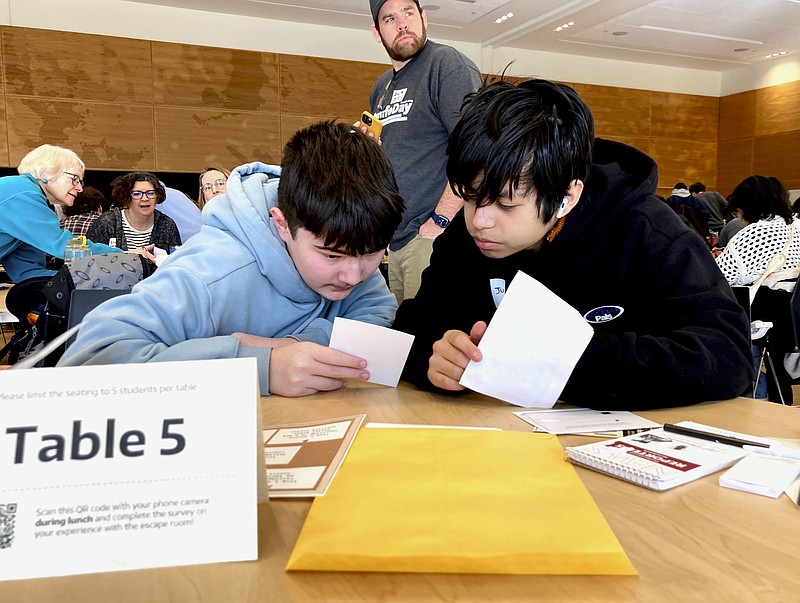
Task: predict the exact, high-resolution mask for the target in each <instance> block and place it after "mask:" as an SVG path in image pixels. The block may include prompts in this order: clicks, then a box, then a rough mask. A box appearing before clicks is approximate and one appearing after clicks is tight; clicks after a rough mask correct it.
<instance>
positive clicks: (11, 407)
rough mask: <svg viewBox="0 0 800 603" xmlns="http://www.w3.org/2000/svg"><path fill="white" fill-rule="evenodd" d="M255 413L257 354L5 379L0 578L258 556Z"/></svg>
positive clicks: (9, 374)
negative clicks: (240, 357) (254, 355)
mask: <svg viewBox="0 0 800 603" xmlns="http://www.w3.org/2000/svg"><path fill="white" fill-rule="evenodd" d="M259 409H260V403H259V393H258V382H257V367H256V361H255V359H253V358H243V359H234V360H204V361H196V362H163V363H150V364H128V365H113V366H86V367H73V368H43V369H29V370H22V371H2V373H0V580H13V579H20V578H36V577H45V576H62V575H69V574H83V573H93V572H104V571H116V570H129V569H140V568H147V567H164V566H175V565H188V564H196V563H212V562H220V561H239V560H249V559H256V558H257V557H258V528H257V497H258V494H259V493H260V489H261V487H262V486H263V489H264V490H265V489H266V487H265V478H264V475H265V467H264V456H263V443H262V441H261V426H260V417H259V416H258V415H259ZM254 435H255V437H254Z"/></svg>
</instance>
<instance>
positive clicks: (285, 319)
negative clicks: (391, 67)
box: [59, 122, 403, 396]
mask: <svg viewBox="0 0 800 603" xmlns="http://www.w3.org/2000/svg"><path fill="white" fill-rule="evenodd" d="M402 212H403V200H402V197H401V196H400V192H399V190H398V188H397V183H396V181H395V177H394V171H393V170H392V165H391V163H390V162H389V160H388V159H387V158H386V155H385V154H384V152H383V150H382V149H381V147H380V146H379V145H376V144H375V141H373V140H370V139H369V138H368V137H367V136H365V135H364V134H362V133H361V132H358V131H354V130H353V129H352V128H351V127H350V126H346V125H344V124H335V123H332V122H323V123H319V124H315V125H312V126H310V127H308V128H305V129H303V130H300V131H298V132H297V133H295V134H294V136H292V138H291V139H290V140H289V142H288V143H287V145H286V147H285V149H284V153H283V160H282V165H281V167H280V168H278V167H277V166H267V165H264V164H262V163H251V164H247V165H243V166H240V167H238V168H236V169H235V170H234V172H233V174H232V175H231V178H230V181H229V183H228V192H227V194H226V195H222V196H221V197H219V199H216V200H215V201H214V203H212V204H210V205H209V206H208V207H206V208H205V210H204V211H203V228H202V230H201V231H200V233H198V234H197V235H195V236H194V237H192V238H191V239H190V240H189V242H188V243H187V244H186V245H184V246H183V247H181V249H180V250H179V251H178V252H176V253H174V254H172V255H171V256H169V257H168V258H167V259H166V261H165V262H164V263H163V264H162V265H161V267H160V268H159V269H158V270H157V271H156V272H155V274H153V276H151V277H149V278H148V279H146V280H144V281H142V282H141V283H139V284H138V285H136V286H135V287H134V289H133V292H132V293H131V294H130V295H124V296H121V297H119V298H115V299H113V300H111V301H108V302H106V303H104V304H103V305H102V306H101V307H99V308H98V309H96V310H94V311H93V312H91V313H90V314H88V315H87V317H86V319H85V320H84V326H83V328H82V329H81V331H80V333H79V335H78V338H77V341H76V342H75V343H74V344H72V346H70V348H69V349H68V350H67V352H66V354H65V355H64V356H63V357H62V359H61V361H60V363H59V364H61V365H76V364H112V363H119V362H149V361H159V360H161V361H164V360H200V359H206V358H237V357H255V358H257V360H258V373H259V385H260V387H261V393H262V394H264V395H266V394H268V393H275V394H280V395H284V396H301V395H306V394H311V393H314V392H317V391H321V390H334V389H338V388H341V387H344V386H345V384H346V381H345V380H346V379H368V378H369V374H368V372H367V370H366V368H368V367H366V364H365V361H364V360H363V359H361V358H357V357H355V356H351V355H350V354H346V353H344V352H340V351H338V350H334V349H331V348H328V347H326V346H327V344H328V343H329V341H330V335H331V329H332V327H333V319H334V318H335V317H337V316H342V317H345V318H351V319H354V320H360V321H363V322H368V323H372V324H377V325H382V326H389V325H390V324H391V322H392V319H393V318H394V313H395V310H396V308H397V302H396V301H395V297H394V295H392V294H391V293H390V292H389V288H388V287H387V285H386V281H385V280H384V278H383V277H382V276H381V274H380V272H379V271H378V264H380V262H381V259H382V258H383V252H384V249H386V245H387V244H388V243H389V240H390V239H391V237H392V233H393V232H394V230H395V229H396V228H397V225H398V224H399V223H400V216H401V214H402Z"/></svg>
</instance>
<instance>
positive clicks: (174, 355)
mask: <svg viewBox="0 0 800 603" xmlns="http://www.w3.org/2000/svg"><path fill="white" fill-rule="evenodd" d="M184 300H192V303H190V304H186V303H185V302H184ZM211 316H212V312H211V297H210V295H209V292H208V289H207V288H206V286H205V284H204V283H203V282H202V281H201V280H200V279H199V278H198V277H196V276H194V275H193V274H192V273H191V272H189V271H187V270H176V269H173V270H170V271H164V272H163V273H158V272H156V274H154V275H153V276H152V277H150V278H148V279H146V280H144V281H142V282H141V283H139V284H137V285H136V287H134V290H133V292H131V293H130V294H128V295H121V296H119V297H116V298H114V299H111V300H109V301H107V302H105V303H103V304H102V305H101V306H99V307H98V308H96V309H95V310H92V311H91V312H90V313H89V314H87V315H86V317H85V319H84V321H83V326H82V327H81V329H80V331H79V333H78V337H77V339H76V341H75V342H74V343H73V344H72V345H71V346H70V347H69V348H67V350H66V352H65V353H64V355H63V356H62V357H61V360H60V361H59V363H58V364H59V366H78V365H89V364H99V365H102V364H125V363H141V362H167V361H172V360H208V359H215V358H241V357H255V358H256V359H257V361H258V374H259V386H260V387H261V392H262V394H264V395H266V394H267V393H268V392H269V357H270V353H271V351H272V349H271V348H252V347H245V346H242V345H241V342H240V341H239V340H238V339H236V338H235V337H233V336H231V335H215V329H216V325H215V324H213V321H212V318H211Z"/></svg>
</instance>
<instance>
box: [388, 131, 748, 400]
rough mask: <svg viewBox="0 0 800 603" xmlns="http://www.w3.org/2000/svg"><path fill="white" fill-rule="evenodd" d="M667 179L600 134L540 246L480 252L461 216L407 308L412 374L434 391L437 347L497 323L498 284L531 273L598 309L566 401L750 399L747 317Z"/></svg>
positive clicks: (586, 311) (436, 249)
mask: <svg viewBox="0 0 800 603" xmlns="http://www.w3.org/2000/svg"><path fill="white" fill-rule="evenodd" d="M657 182H658V168H657V167H656V164H655V162H654V161H653V160H652V159H651V158H650V157H648V156H647V155H645V154H644V153H641V152H640V151H638V150H636V149H634V148H632V147H629V146H627V145H624V144H621V143H617V142H612V141H607V140H602V139H596V141H595V147H594V163H593V165H592V168H591V171H590V175H589V177H588V178H587V181H586V183H585V187H584V191H583V194H582V196H581V199H580V201H579V202H578V204H577V205H576V206H575V207H574V208H573V210H572V211H571V212H570V213H569V214H568V215H567V217H566V221H565V223H564V226H563V229H562V230H561V232H560V233H559V234H558V235H557V236H556V237H555V238H554V239H553V240H552V242H545V243H543V245H542V247H540V248H539V249H538V250H537V251H520V252H518V253H515V254H513V255H511V256H509V257H506V258H503V259H491V258H487V257H485V256H484V255H483V254H482V253H481V251H480V250H479V249H478V247H477V246H476V245H475V242H474V241H473V239H472V237H471V236H470V235H469V233H468V232H467V229H466V226H465V223H464V213H463V211H461V212H459V214H458V215H457V216H456V218H455V219H454V220H453V222H452V224H451V225H450V226H449V227H448V228H447V229H446V230H445V232H444V233H442V234H441V235H440V236H439V237H437V239H436V241H435V242H434V246H433V255H432V256H431V262H430V266H429V267H428V268H427V269H426V270H425V271H424V273H423V275H422V285H421V287H420V290H419V292H418V294H417V296H416V297H415V298H414V299H410V300H406V301H404V302H403V303H402V304H401V305H400V308H399V309H398V311H397V316H396V318H395V322H394V328H395V329H397V330H399V331H404V332H406V333H411V334H413V335H415V336H416V339H415V341H414V344H413V347H412V349H411V353H410V355H409V359H408V362H407V364H406V367H405V370H404V372H403V378H404V379H405V380H407V381H409V382H411V383H413V384H415V385H417V386H419V387H422V388H423V389H436V388H434V387H433V386H432V385H431V383H430V381H429V380H428V378H427V371H428V359H429V358H430V356H431V353H432V351H431V349H432V345H433V343H434V342H435V341H437V340H439V339H441V337H442V336H443V335H444V333H445V332H446V331H448V330H450V329H457V330H460V331H463V332H465V333H469V332H470V330H471V328H472V326H473V325H474V324H475V323H476V322H477V321H480V320H483V321H485V322H487V323H488V322H489V321H491V318H492V316H493V315H494V312H495V310H496V307H495V302H494V299H493V296H492V291H491V287H490V279H503V280H504V281H505V282H506V284H509V283H511V280H512V279H513V278H514V275H515V274H516V273H517V271H519V270H521V271H523V272H525V273H526V274H528V275H530V276H532V277H533V278H535V279H536V280H538V281H539V282H541V283H542V284H543V285H545V286H546V287H547V288H549V289H550V290H551V291H553V292H554V293H555V294H556V295H558V296H559V297H561V298H562V299H563V300H564V301H566V302H567V303H568V304H570V305H571V306H572V307H574V308H575V309H576V310H578V311H579V312H580V314H581V315H583V316H584V317H587V315H588V316H589V318H588V320H589V322H590V323H591V325H592V327H593V329H594V335H593V336H592V339H591V341H590V343H589V345H588V347H587V348H586V350H585V351H584V353H583V355H582V356H581V358H580V360H579V361H578V363H577V365H576V366H575V369H574V370H573V372H572V375H571V376H570V378H569V380H568V382H567V385H566V386H565V388H564V391H563V392H562V394H561V396H560V399H561V400H563V401H564V402H568V403H571V404H576V405H580V406H585V407H588V408H595V409H617V410H623V409H624V410H643V409H648V408H660V407H672V406H686V405H690V404H695V403H698V402H703V401H708V400H724V399H729V398H733V397H736V396H738V395H740V394H741V393H742V392H743V391H745V389H746V388H747V386H748V385H749V383H750V382H751V381H752V378H753V368H752V362H751V358H750V336H749V335H750V334H749V331H750V329H749V326H750V325H749V323H748V320H747V317H746V315H745V312H744V310H743V309H742V307H741V306H740V305H739V304H738V303H737V301H736V298H735V297H734V295H733V291H732V290H731V288H730V286H729V285H728V284H727V283H726V281H725V279H724V278H723V276H722V272H721V271H720V269H719V268H718V267H717V265H716V263H715V262H714V260H713V258H712V256H711V254H710V252H709V250H708V247H707V246H706V243H705V241H703V240H702V238H701V237H700V236H699V235H698V234H697V233H696V232H694V231H693V230H691V229H690V228H688V227H687V226H686V225H685V224H683V223H682V222H681V221H680V219H679V218H678V217H677V216H676V215H675V213H674V212H673V211H672V210H671V209H670V208H669V207H667V205H666V204H664V203H663V202H662V201H660V200H659V199H657V198H656V197H655V196H654V195H655V192H656V185H657ZM614 307H619V308H622V309H623V311H622V312H621V313H620V312H619V310H615V309H614ZM599 308H605V310H597V309H599ZM593 310H595V312H594V313H593V314H594V315H595V316H598V317H599V318H595V319H594V320H596V322H593V321H592V318H591V314H592V311H593ZM530 311H531V312H532V313H536V312H537V309H536V308H535V307H531V309H530ZM538 320H547V316H539V317H538ZM439 391H443V390H439Z"/></svg>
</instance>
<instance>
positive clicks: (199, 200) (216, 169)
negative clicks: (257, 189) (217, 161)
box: [197, 165, 231, 209]
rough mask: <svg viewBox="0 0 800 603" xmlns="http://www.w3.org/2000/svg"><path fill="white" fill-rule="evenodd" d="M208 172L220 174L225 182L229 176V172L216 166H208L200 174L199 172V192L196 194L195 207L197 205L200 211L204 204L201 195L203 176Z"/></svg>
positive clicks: (203, 197) (203, 198)
mask: <svg viewBox="0 0 800 603" xmlns="http://www.w3.org/2000/svg"><path fill="white" fill-rule="evenodd" d="M208 172H221V173H222V174H224V175H225V179H226V180H227V179H228V178H229V177H230V175H231V173H230V171H229V170H226V169H225V168H224V167H219V166H218V165H210V166H208V167H207V168H206V169H204V170H203V171H202V172H200V178H199V180H200V190H199V191H198V193H197V205H198V207H200V209H203V207H204V206H205V204H206V197H205V195H204V194H203V176H205V175H206V174H208Z"/></svg>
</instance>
